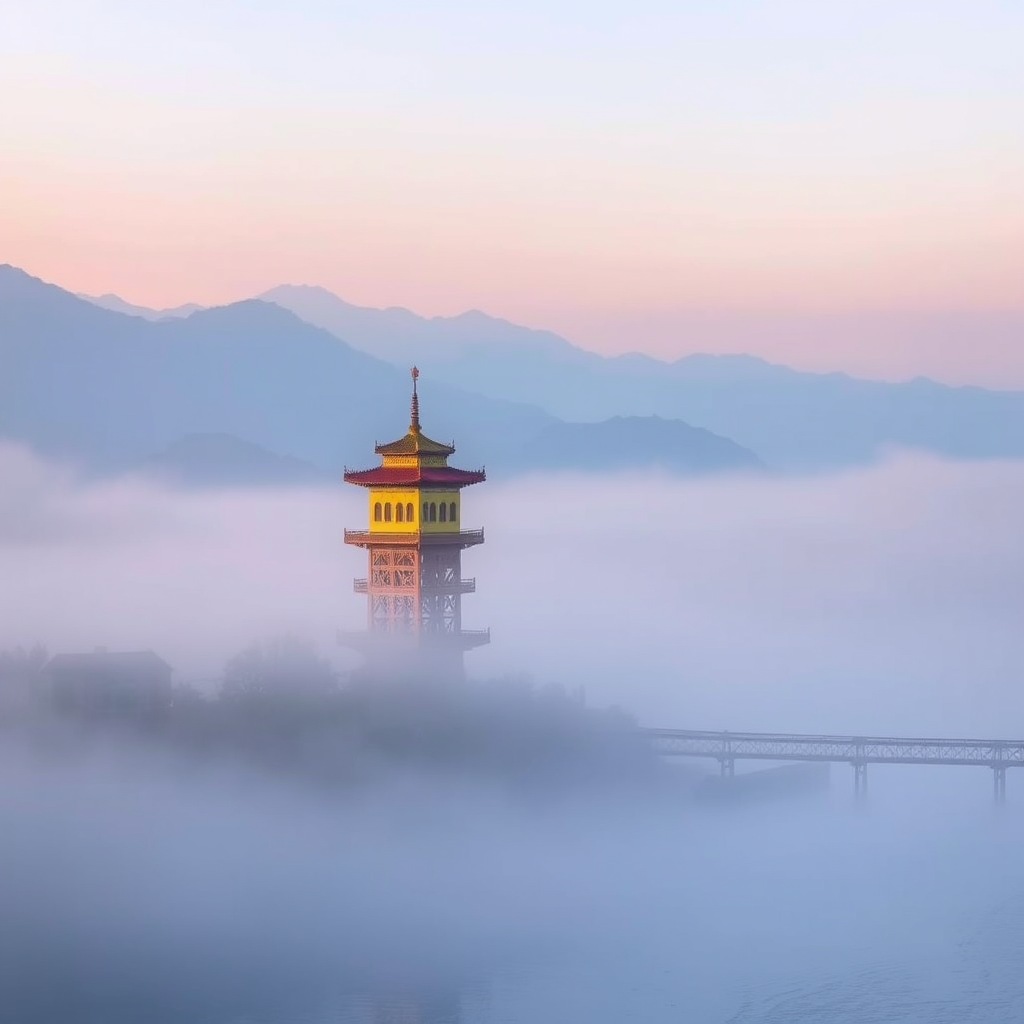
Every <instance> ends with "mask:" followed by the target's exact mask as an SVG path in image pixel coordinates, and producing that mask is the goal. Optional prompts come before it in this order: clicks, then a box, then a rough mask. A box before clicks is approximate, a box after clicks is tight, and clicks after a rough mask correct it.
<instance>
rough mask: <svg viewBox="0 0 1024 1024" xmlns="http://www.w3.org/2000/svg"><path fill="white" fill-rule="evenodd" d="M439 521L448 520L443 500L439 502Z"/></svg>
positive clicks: (444, 521)
mask: <svg viewBox="0 0 1024 1024" xmlns="http://www.w3.org/2000/svg"><path fill="white" fill-rule="evenodd" d="M441 522H442V523H447V522H448V506H447V505H446V504H445V503H444V502H443V501H442V502H441Z"/></svg>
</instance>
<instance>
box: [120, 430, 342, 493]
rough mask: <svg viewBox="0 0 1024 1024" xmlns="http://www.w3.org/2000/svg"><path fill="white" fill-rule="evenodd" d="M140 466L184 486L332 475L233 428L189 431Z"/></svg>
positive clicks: (290, 481) (317, 480) (296, 481)
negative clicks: (225, 431) (214, 431)
mask: <svg viewBox="0 0 1024 1024" xmlns="http://www.w3.org/2000/svg"><path fill="white" fill-rule="evenodd" d="M138 469H139V472H141V473H142V474H143V475H144V476H148V477H152V478H153V479H156V480H159V481H161V482H162V483H169V484H174V485H176V486H185V487H263V486H274V487H281V486H294V485H303V484H305V485H314V484H322V483H326V482H327V481H329V480H330V479H331V476H330V474H329V473H325V472H324V471H322V470H319V469H317V468H316V466H313V465H311V464H310V463H308V462H303V461H302V460H301V459H296V458H293V457H292V456H290V455H278V454H277V453H275V452H270V451H267V449H266V448H262V447H260V445H257V444H253V443H252V442H250V441H243V440H241V439H240V438H237V437H232V436H231V435H230V434H186V435H185V436H184V437H182V438H181V439H180V440H178V441H175V442H174V443H173V444H172V445H170V446H169V447H168V448H166V449H164V450H163V451H161V452H157V453H156V454H155V455H152V456H150V457H149V458H148V459H146V460H145V461H144V462H143V463H142V464H141V465H140V466H139V467H138Z"/></svg>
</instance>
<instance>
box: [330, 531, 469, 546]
mask: <svg viewBox="0 0 1024 1024" xmlns="http://www.w3.org/2000/svg"><path fill="white" fill-rule="evenodd" d="M483 542H484V531H483V530H448V531H437V532H433V531H431V532H430V533H427V532H425V531H422V530H417V531H414V532H409V533H385V532H383V531H376V530H346V531H345V543H346V544H355V545H356V546H357V547H361V548H366V547H369V546H370V545H371V544H372V545H374V546H375V547H376V546H380V547H404V548H409V547H418V546H421V545H422V546H423V547H430V546H434V545H437V546H444V545H446V544H447V545H451V544H457V545H458V546H459V547H460V548H471V547H473V546H475V545H476V544H483Z"/></svg>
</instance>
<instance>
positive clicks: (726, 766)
mask: <svg viewBox="0 0 1024 1024" xmlns="http://www.w3.org/2000/svg"><path fill="white" fill-rule="evenodd" d="M718 765H719V768H720V769H721V773H722V778H723V779H731V778H732V777H733V776H734V775H735V774H736V760H735V758H732V757H722V758H719V760H718Z"/></svg>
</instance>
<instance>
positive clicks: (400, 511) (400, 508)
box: [395, 501, 405, 523]
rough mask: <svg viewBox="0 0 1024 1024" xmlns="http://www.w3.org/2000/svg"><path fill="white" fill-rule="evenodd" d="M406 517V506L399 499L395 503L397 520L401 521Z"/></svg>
mask: <svg viewBox="0 0 1024 1024" xmlns="http://www.w3.org/2000/svg"><path fill="white" fill-rule="evenodd" d="M404 519H405V506H404V505H403V504H402V503H401V502H400V501H399V502H397V503H396V504H395V522H396V523H401V522H402V521H403V520H404Z"/></svg>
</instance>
